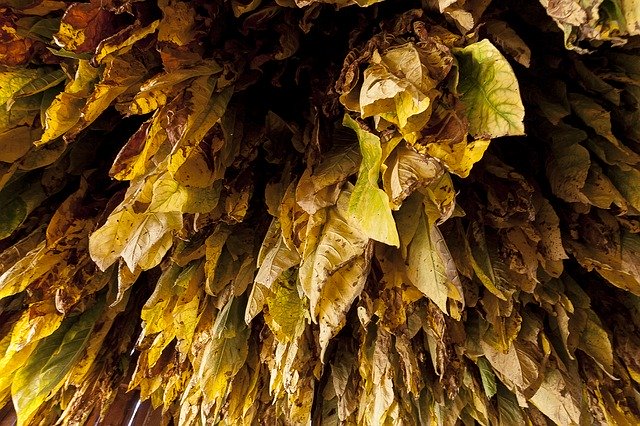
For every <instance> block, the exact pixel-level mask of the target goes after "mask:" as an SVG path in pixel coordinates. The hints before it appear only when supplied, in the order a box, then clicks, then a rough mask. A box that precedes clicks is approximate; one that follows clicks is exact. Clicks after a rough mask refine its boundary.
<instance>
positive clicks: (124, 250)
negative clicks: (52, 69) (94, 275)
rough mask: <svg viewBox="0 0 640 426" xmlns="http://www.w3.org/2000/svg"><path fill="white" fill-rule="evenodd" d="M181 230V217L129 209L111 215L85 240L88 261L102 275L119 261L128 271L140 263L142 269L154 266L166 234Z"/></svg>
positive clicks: (164, 247)
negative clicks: (89, 254) (87, 245)
mask: <svg viewBox="0 0 640 426" xmlns="http://www.w3.org/2000/svg"><path fill="white" fill-rule="evenodd" d="M180 228H182V214H181V213H178V212H171V213H162V212H161V213H154V212H149V213H135V212H133V210H132V209H131V208H130V207H123V208H120V209H119V210H118V211H116V212H115V213H112V214H111V215H110V216H109V218H108V219H107V222H106V223H105V224H104V225H103V226H102V227H101V228H99V229H98V230H97V231H95V232H94V233H93V234H91V236H90V237H89V252H90V253H91V258H92V259H93V260H94V262H96V264H97V265H98V267H99V268H100V269H102V270H103V271H104V270H105V269H106V268H108V267H109V266H111V265H112V264H113V263H114V262H115V261H116V260H117V259H118V258H119V257H122V258H123V259H124V261H125V262H126V263H127V266H128V267H129V269H130V270H134V269H135V268H136V266H137V265H138V264H139V263H140V261H141V260H145V258H147V257H148V256H149V255H150V254H151V255H152V259H153V260H152V261H148V262H143V263H144V265H141V266H144V267H145V269H150V268H151V267H153V266H155V265H156V264H157V263H158V262H159V261H160V260H161V259H162V257H163V256H164V254H165V253H166V252H167V251H168V249H169V248H170V246H171V242H170V241H169V240H168V238H169V237H167V234H168V233H170V232H172V231H175V230H178V229H180Z"/></svg>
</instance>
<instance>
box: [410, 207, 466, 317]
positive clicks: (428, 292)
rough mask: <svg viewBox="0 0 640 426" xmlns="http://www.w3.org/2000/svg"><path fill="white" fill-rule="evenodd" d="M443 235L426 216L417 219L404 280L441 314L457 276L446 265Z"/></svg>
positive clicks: (446, 310) (445, 307) (445, 309)
mask: <svg viewBox="0 0 640 426" xmlns="http://www.w3.org/2000/svg"><path fill="white" fill-rule="evenodd" d="M442 244H444V240H443V238H442V234H441V233H440V230H439V229H438V228H437V227H436V225H435V224H430V223H429V222H428V221H427V218H426V215H424V214H422V215H420V217H419V218H418V227H417V229H416V232H415V235H414V236H413V239H412V240H411V244H409V247H408V252H407V253H408V254H407V259H406V261H407V276H408V277H409V279H410V280H411V283H412V284H413V285H414V286H416V287H417V288H418V289H419V290H420V291H421V292H422V293H423V294H424V295H425V296H427V297H428V298H429V299H431V300H433V302H434V303H435V304H436V305H438V307H439V308H440V310H442V312H444V313H448V312H449V311H448V309H447V299H448V295H449V284H448V283H449V282H451V281H453V280H457V279H458V277H457V272H456V271H455V269H453V270H452V269H451V266H450V265H448V264H447V263H445V261H444V259H443V257H444V256H446V255H447V254H448V252H443V250H442V249H441V247H440V246H441V245H442Z"/></svg>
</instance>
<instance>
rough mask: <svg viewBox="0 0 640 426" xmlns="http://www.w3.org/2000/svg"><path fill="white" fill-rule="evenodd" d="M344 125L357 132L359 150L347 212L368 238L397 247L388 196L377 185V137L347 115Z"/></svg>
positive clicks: (396, 233)
mask: <svg viewBox="0 0 640 426" xmlns="http://www.w3.org/2000/svg"><path fill="white" fill-rule="evenodd" d="M343 124H344V125H345V126H347V127H349V128H350V129H352V130H353V131H354V132H356V134H357V135H358V140H359V141H360V152H362V163H360V171H359V172H358V180H357V182H356V185H355V187H354V188H353V192H352V194H351V199H350V200H349V215H351V216H352V217H353V218H354V219H355V221H356V222H357V223H358V224H359V225H360V227H361V228H362V231H363V232H364V233H365V234H367V236H368V237H369V238H371V239H373V240H376V241H380V242H382V243H385V244H389V245H392V246H396V247H398V246H399V245H400V240H399V238H398V231H397V229H396V223H395V221H394V220H393V215H392V214H391V206H390V204H389V197H388V196H387V194H386V193H385V192H384V191H383V190H382V189H380V187H379V186H378V179H379V177H380V165H381V163H382V148H381V147H380V138H378V137H377V136H376V135H374V134H373V133H370V132H368V131H366V130H364V129H362V128H361V127H360V125H359V124H358V123H357V122H356V121H354V120H353V119H352V118H351V117H350V116H349V115H345V116H344V121H343Z"/></svg>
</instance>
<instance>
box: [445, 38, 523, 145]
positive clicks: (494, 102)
mask: <svg viewBox="0 0 640 426" xmlns="http://www.w3.org/2000/svg"><path fill="white" fill-rule="evenodd" d="M456 56H457V58H458V62H459V64H460V82H459V84H458V90H459V91H460V93H461V94H462V98H461V99H462V102H463V104H464V106H465V108H466V114H467V118H468V119H469V133H471V135H473V136H477V137H492V138H496V137H500V136H518V135H524V124H523V119H524V106H523V105H522V99H521V98H520V88H519V87H518V81H517V79H516V76H515V74H514V73H513V69H511V65H509V62H507V60H506V59H505V58H504V57H503V56H502V54H501V53H500V52H499V51H498V49H496V47H495V46H494V45H493V44H491V42H490V41H489V40H482V41H480V42H478V43H474V44H471V45H469V46H467V47H465V48H463V49H460V50H458V51H457V55H456Z"/></svg>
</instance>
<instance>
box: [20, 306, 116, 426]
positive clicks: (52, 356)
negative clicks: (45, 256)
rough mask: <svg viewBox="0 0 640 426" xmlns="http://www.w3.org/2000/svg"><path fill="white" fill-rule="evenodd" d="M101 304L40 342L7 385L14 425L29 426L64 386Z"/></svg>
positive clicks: (97, 315)
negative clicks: (13, 413) (16, 422)
mask: <svg viewBox="0 0 640 426" xmlns="http://www.w3.org/2000/svg"><path fill="white" fill-rule="evenodd" d="M103 308H104V302H102V303H98V304H96V305H95V306H94V307H92V308H91V309H89V310H88V311H86V312H85V313H83V314H82V315H81V316H80V317H77V318H69V319H67V320H65V322H64V323H63V324H62V325H61V326H60V328H59V329H58V330H57V331H56V332H55V333H53V334H52V335H50V336H49V337H46V338H44V339H42V340H41V341H40V342H39V343H38V346H37V347H36V349H35V350H34V351H33V353H32V354H31V356H30V357H29V359H28V360H27V362H26V364H25V365H24V366H23V367H22V368H20V369H19V370H18V371H17V372H16V375H15V377H14V379H13V383H12V384H11V395H12V399H13V404H14V407H15V409H16V413H17V416H18V425H25V424H29V423H30V421H31V419H32V418H33V415H34V414H35V413H36V411H37V409H38V407H40V405H42V404H43V403H44V402H45V401H47V400H48V399H49V398H50V397H52V396H53V395H54V394H55V392H57V391H58V389H60V387H61V386H62V384H63V383H64V377H65V375H66V374H67V373H68V372H69V371H70V370H71V368H72V367H73V365H74V363H75V362H76V360H77V359H78V356H79V355H80V354H81V353H82V350H83V349H84V347H85V345H86V344H87V342H88V341H89V338H90V337H91V332H92V331H93V326H94V324H95V322H96V320H97V319H98V317H99V315H100V314H101V313H102V310H103Z"/></svg>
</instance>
